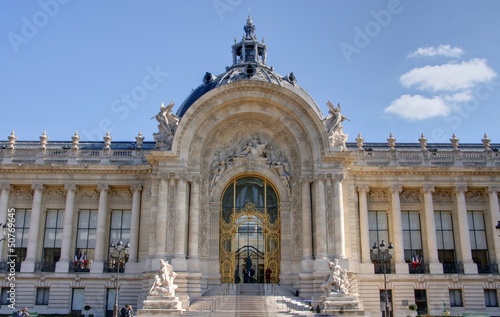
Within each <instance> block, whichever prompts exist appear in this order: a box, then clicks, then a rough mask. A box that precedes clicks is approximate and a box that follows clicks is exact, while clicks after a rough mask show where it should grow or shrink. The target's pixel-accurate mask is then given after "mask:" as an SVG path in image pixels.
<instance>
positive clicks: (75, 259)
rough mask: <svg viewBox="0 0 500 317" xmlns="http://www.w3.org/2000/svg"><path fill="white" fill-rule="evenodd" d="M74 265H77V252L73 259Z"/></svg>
mask: <svg viewBox="0 0 500 317" xmlns="http://www.w3.org/2000/svg"><path fill="white" fill-rule="evenodd" d="M73 262H74V263H75V265H78V254H76V253H75V258H74V259H73Z"/></svg>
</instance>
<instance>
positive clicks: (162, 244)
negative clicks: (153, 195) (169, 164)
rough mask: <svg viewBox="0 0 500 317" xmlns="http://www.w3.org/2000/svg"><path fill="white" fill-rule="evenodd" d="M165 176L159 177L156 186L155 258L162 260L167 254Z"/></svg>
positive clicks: (166, 193) (166, 179) (166, 194)
mask: <svg viewBox="0 0 500 317" xmlns="http://www.w3.org/2000/svg"><path fill="white" fill-rule="evenodd" d="M168 179H169V177H168V176H167V175H160V184H159V186H158V210H157V211H156V257H157V258H164V257H165V255H166V254H167V214H168V183H167V181H168Z"/></svg>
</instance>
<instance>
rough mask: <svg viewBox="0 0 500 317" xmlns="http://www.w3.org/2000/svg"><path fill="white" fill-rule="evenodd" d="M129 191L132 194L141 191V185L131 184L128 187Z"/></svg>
mask: <svg viewBox="0 0 500 317" xmlns="http://www.w3.org/2000/svg"><path fill="white" fill-rule="evenodd" d="M130 190H131V191H132V192H136V191H141V190H142V184H132V185H130Z"/></svg>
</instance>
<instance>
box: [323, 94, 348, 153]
mask: <svg viewBox="0 0 500 317" xmlns="http://www.w3.org/2000/svg"><path fill="white" fill-rule="evenodd" d="M326 104H327V106H328V108H329V110H328V113H329V115H328V117H326V118H325V119H324V120H323V124H324V125H325V129H326V132H327V133H328V140H329V141H330V147H331V148H333V149H340V150H341V151H345V150H346V147H345V142H346V141H347V134H345V133H344V131H343V130H342V122H343V121H345V120H348V121H349V119H348V118H347V117H346V116H344V115H343V114H342V113H341V112H340V111H341V109H340V103H339V104H338V105H337V107H335V106H334V105H333V104H332V103H331V102H330V101H328V102H327V103H326Z"/></svg>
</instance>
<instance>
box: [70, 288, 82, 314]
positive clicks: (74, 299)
mask: <svg viewBox="0 0 500 317" xmlns="http://www.w3.org/2000/svg"><path fill="white" fill-rule="evenodd" d="M72 293H73V294H72V296H71V310H72V311H74V312H76V313H78V314H80V313H81V311H82V310H83V306H85V296H84V289H83V288H73V292H72Z"/></svg>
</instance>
